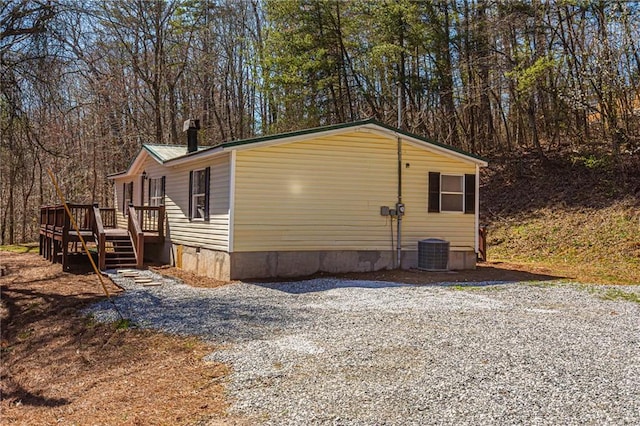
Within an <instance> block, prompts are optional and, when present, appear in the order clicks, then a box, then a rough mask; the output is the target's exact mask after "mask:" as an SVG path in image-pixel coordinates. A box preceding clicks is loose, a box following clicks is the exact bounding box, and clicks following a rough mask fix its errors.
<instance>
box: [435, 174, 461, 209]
mask: <svg viewBox="0 0 640 426" xmlns="http://www.w3.org/2000/svg"><path fill="white" fill-rule="evenodd" d="M440 211H443V212H463V211H464V180H463V176H451V175H441V176H440Z"/></svg>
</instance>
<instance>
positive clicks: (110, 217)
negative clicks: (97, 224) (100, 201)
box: [100, 207, 118, 229]
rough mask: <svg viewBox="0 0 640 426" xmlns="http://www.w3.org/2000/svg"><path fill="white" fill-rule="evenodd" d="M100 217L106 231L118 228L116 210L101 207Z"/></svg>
mask: <svg viewBox="0 0 640 426" xmlns="http://www.w3.org/2000/svg"><path fill="white" fill-rule="evenodd" d="M100 217H101V218H102V226H104V227H105V229H115V228H117V227H118V222H117V220H116V209H114V208H106V207H101V208H100Z"/></svg>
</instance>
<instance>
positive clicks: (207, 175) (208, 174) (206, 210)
mask: <svg viewBox="0 0 640 426" xmlns="http://www.w3.org/2000/svg"><path fill="white" fill-rule="evenodd" d="M210 177H211V167H207V168H206V169H204V220H209V181H210V180H211V179H210Z"/></svg>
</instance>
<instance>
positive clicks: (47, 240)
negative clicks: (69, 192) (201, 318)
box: [40, 203, 165, 269]
mask: <svg viewBox="0 0 640 426" xmlns="http://www.w3.org/2000/svg"><path fill="white" fill-rule="evenodd" d="M67 207H68V208H69V211H70V212H71V216H72V217H73V218H74V220H75V221H76V223H77V225H78V228H79V231H80V232H81V234H82V235H83V236H84V237H85V238H88V239H90V240H91V241H95V242H96V245H97V249H98V265H99V268H100V269H104V268H105V267H106V257H107V256H106V244H107V240H108V239H109V238H110V237H109V234H110V231H109V229H116V228H118V223H117V215H116V209H114V208H100V207H98V205H97V204H93V205H91V204H69V203H67ZM127 213H128V214H127V216H128V217H127V231H128V233H129V237H130V239H131V242H132V243H133V247H134V251H135V255H136V265H137V267H142V266H143V264H144V244H145V234H146V236H147V237H148V239H149V242H151V243H158V242H161V241H162V240H163V239H164V228H165V224H164V222H165V207H164V206H153V207H152V206H133V205H130V206H129V207H128V209H127ZM75 234H76V232H75V229H74V227H73V225H72V221H71V220H70V218H69V216H68V215H67V213H66V211H65V208H64V206H63V205H57V206H42V207H41V208H40V254H41V255H42V256H45V257H46V258H47V259H49V260H52V261H54V262H56V261H58V258H59V257H60V255H62V263H63V265H65V263H66V257H67V255H68V253H67V248H68V243H74V242H77V241H78V239H77V238H76V237H75Z"/></svg>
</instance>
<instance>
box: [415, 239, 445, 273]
mask: <svg viewBox="0 0 640 426" xmlns="http://www.w3.org/2000/svg"><path fill="white" fill-rule="evenodd" d="M448 265H449V242H448V241H445V240H440V239H437V238H428V239H426V240H420V241H418V269H421V270H424V271H447V270H448Z"/></svg>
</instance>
